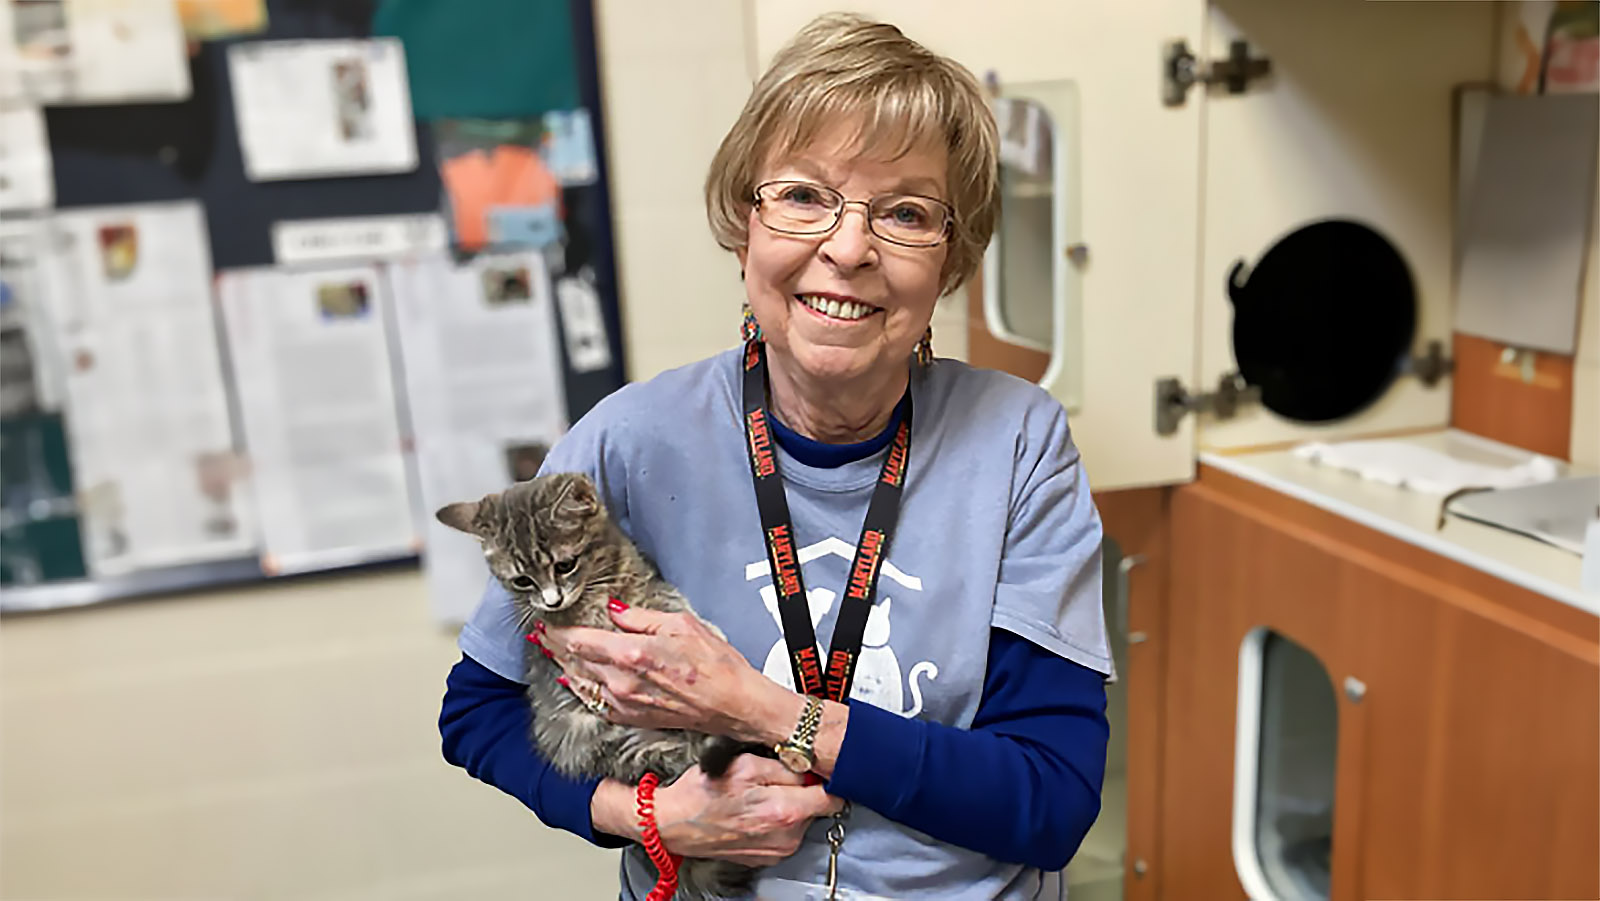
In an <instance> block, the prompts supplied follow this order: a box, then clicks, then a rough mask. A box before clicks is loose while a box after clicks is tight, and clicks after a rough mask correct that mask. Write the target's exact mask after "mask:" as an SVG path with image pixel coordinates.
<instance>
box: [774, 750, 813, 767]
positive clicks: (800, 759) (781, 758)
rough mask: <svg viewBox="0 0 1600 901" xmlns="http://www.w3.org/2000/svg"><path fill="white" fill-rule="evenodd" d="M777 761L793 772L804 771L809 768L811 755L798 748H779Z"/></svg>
mask: <svg viewBox="0 0 1600 901" xmlns="http://www.w3.org/2000/svg"><path fill="white" fill-rule="evenodd" d="M778 762H779V763H781V764H783V765H784V766H786V767H788V768H789V771H790V772H794V773H804V772H807V771H809V770H810V769H811V756H810V755H809V754H807V753H805V752H804V751H802V750H800V749H799V748H788V747H785V748H779V749H778Z"/></svg>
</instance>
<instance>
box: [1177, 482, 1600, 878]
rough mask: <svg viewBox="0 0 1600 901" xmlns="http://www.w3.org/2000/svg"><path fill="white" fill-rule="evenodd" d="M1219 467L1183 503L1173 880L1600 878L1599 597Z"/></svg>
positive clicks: (1182, 494)
mask: <svg viewBox="0 0 1600 901" xmlns="http://www.w3.org/2000/svg"><path fill="white" fill-rule="evenodd" d="M1211 475H1212V474H1211V473H1210V472H1209V471H1208V472H1207V473H1206V474H1204V475H1203V476H1202V479H1201V481H1200V482H1199V483H1198V484H1195V485H1190V486H1185V487H1184V488H1181V489H1178V490H1177V491H1176V492H1175V495H1174V498H1173V504H1172V507H1173V525H1172V544H1173V553H1172V567H1173V568H1172V573H1173V576H1172V580H1171V586H1172V593H1171V598H1170V602H1169V608H1168V624H1167V634H1168V636H1169V655H1168V673H1169V678H1168V680H1167V693H1166V704H1165V710H1166V723H1165V739H1166V741H1165V747H1164V754H1165V765H1164V767H1163V777H1162V829H1161V842H1162V844H1161V848H1162V874H1161V875H1162V881H1163V884H1164V885H1167V886H1182V887H1183V890H1182V895H1181V896H1182V897H1207V898H1223V897H1240V896H1243V895H1248V896H1250V897H1255V898H1274V897H1285V898H1287V897H1331V898H1336V899H1351V901H1354V899H1363V898H1579V897H1583V898H1592V897H1595V896H1596V895H1597V893H1600V884H1597V880H1596V874H1595V868H1594V862H1595V857H1594V848H1595V847H1596V846H1597V844H1600V801H1597V797H1600V775H1597V770H1596V762H1597V760H1600V643H1597V640H1596V639H1597V633H1600V626H1597V624H1596V622H1595V620H1594V618H1593V617H1592V616H1590V615H1589V614H1585V613H1582V612H1580V611H1575V610H1572V609H1571V608H1567V607H1564V606H1560V605H1556V604H1555V602H1553V601H1550V600H1549V599H1546V598H1542V597H1537V596H1534V595H1532V594H1529V593H1525V592H1522V593H1519V592H1520V590H1519V589H1515V588H1513V587H1512V586H1509V585H1505V584H1503V583H1500V582H1497V581H1495V580H1493V579H1490V578H1488V577H1486V576H1481V575H1480V574H1476V573H1472V572H1468V573H1467V575H1466V576H1460V575H1448V576H1446V575H1441V573H1443V572H1444V571H1445V570H1448V569H1449V568H1450V567H1453V566H1454V564H1448V565H1445V564H1442V563H1441V562H1440V561H1438V560H1437V558H1432V557H1431V556H1430V555H1426V554H1425V553H1424V552H1421V551H1418V550H1416V549H1413V548H1410V547H1409V546H1406V545H1401V544H1400V543H1398V542H1395V541H1393V540H1392V539H1388V538H1386V537H1384V536H1378V535H1376V533H1371V532H1368V531H1367V530H1364V529H1361V528H1360V527H1358V526H1355V525H1353V524H1350V523H1347V522H1344V521H1341V520H1336V519H1335V518H1334V517H1331V516H1325V515H1322V514H1320V513H1315V511H1313V513H1315V516H1316V517H1320V521H1313V519H1308V518H1307V517H1305V516H1302V515H1301V514H1300V513H1299V512H1297V511H1296V509H1295V508H1296V507H1297V504H1296V502H1294V501H1291V500H1288V499H1287V498H1281V497H1274V498H1270V499H1269V500H1268V501H1266V502H1263V503H1259V504H1258V503H1253V502H1249V501H1246V500H1241V499H1240V495H1239V494H1238V493H1236V492H1235V491H1233V490H1224V489H1221V488H1219V487H1218V485H1219V482H1218V481H1217V480H1214V479H1213V478H1211ZM1220 484H1222V485H1224V486H1225V485H1226V484H1227V483H1226V482H1221V483H1220ZM1441 567H1442V568H1441ZM1274 647H1276V648H1277V651H1276V657H1277V660H1276V661H1275V660H1274V656H1275V652H1274V650H1273V648H1274ZM1285 660H1287V664H1285V663H1284V661H1285ZM1241 752H1242V753H1241ZM1319 855H1320V857H1319ZM1319 878H1320V879H1321V880H1323V882H1322V884H1321V891H1320V892H1319V891H1317V890H1316V888H1317V880H1318V879H1319ZM1291 884H1292V885H1291ZM1308 886H1309V888H1308Z"/></svg>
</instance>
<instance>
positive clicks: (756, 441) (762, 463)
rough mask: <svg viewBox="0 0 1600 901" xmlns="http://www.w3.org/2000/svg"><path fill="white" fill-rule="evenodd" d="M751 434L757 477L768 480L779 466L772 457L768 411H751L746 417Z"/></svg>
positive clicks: (752, 462)
mask: <svg viewBox="0 0 1600 901" xmlns="http://www.w3.org/2000/svg"><path fill="white" fill-rule="evenodd" d="M745 418H746V420H747V425H748V429H747V431H748V432H749V434H750V462H751V464H752V465H753V466H754V467H755V470H756V475H757V476H760V477H761V478H766V477H767V476H770V475H772V474H773V473H775V472H777V471H778V464H777V461H775V460H774V459H773V457H772V433H771V432H770V431H768V429H767V411H766V410H761V409H756V410H751V411H750V413H749V414H748V415H747V416H746V417H745Z"/></svg>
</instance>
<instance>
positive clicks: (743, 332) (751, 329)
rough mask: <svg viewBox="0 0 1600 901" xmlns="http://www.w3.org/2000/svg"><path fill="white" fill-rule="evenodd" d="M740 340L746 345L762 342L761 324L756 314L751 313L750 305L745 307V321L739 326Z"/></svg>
mask: <svg viewBox="0 0 1600 901" xmlns="http://www.w3.org/2000/svg"><path fill="white" fill-rule="evenodd" d="M739 338H740V340H742V341H744V342H745V343H749V342H751V341H760V340H761V323H759V322H757V321H756V314H755V313H753V312H751V311H750V305H749V304H748V303H747V304H745V305H744V321H743V322H741V323H740V324H739Z"/></svg>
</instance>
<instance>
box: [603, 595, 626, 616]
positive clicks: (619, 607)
mask: <svg viewBox="0 0 1600 901" xmlns="http://www.w3.org/2000/svg"><path fill="white" fill-rule="evenodd" d="M606 606H607V607H610V608H611V612H612V613H621V612H622V611H624V610H626V609H628V605H627V604H624V603H622V602H621V601H619V600H617V599H616V598H612V599H611V600H610V601H608V602H606Z"/></svg>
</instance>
